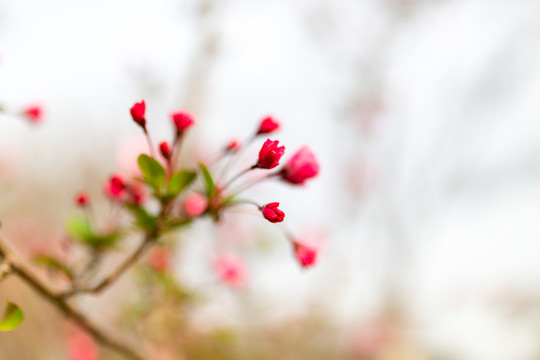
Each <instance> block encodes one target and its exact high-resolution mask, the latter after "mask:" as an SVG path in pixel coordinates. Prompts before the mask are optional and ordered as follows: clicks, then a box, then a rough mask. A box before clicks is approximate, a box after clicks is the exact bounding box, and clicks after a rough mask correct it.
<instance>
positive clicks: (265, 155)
mask: <svg viewBox="0 0 540 360" xmlns="http://www.w3.org/2000/svg"><path fill="white" fill-rule="evenodd" d="M278 144H279V141H277V140H275V141H272V140H270V139H268V140H266V141H265V143H264V144H263V146H262V147H261V151H259V160H258V161H257V167H259V168H263V169H273V168H275V167H276V166H278V165H279V159H281V157H282V156H283V154H284V153H285V146H279V147H278Z"/></svg>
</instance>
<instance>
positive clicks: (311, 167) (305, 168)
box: [281, 146, 319, 185]
mask: <svg viewBox="0 0 540 360" xmlns="http://www.w3.org/2000/svg"><path fill="white" fill-rule="evenodd" d="M317 174H319V163H318V162H317V159H316V158H315V155H314V154H313V152H311V150H310V149H309V148H308V147H307V146H303V147H301V148H300V149H299V150H298V151H297V152H296V153H295V154H294V155H293V156H292V157H291V158H290V159H289V161H287V163H286V164H285V167H284V168H283V171H282V172H281V177H282V178H283V180H285V181H287V182H289V183H291V184H298V185H303V184H304V182H305V181H306V180H307V179H310V178H312V177H315V176H317Z"/></svg>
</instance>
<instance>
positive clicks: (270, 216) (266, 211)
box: [262, 202, 285, 223]
mask: <svg viewBox="0 0 540 360" xmlns="http://www.w3.org/2000/svg"><path fill="white" fill-rule="evenodd" d="M278 206H279V203H278V202H273V203H268V204H266V205H264V207H263V208H262V214H263V216H264V218H265V219H266V220H268V221H270V222H271V223H278V222H282V221H283V218H284V217H285V213H284V212H283V211H281V210H279V209H278Z"/></svg>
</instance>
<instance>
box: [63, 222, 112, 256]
mask: <svg viewBox="0 0 540 360" xmlns="http://www.w3.org/2000/svg"><path fill="white" fill-rule="evenodd" d="M66 227H67V231H68V234H69V235H70V236H71V237H72V238H73V239H75V240H77V241H79V242H81V243H83V244H86V245H88V246H90V247H92V248H94V249H102V248H107V247H111V246H114V245H115V244H116V243H117V241H118V239H119V237H120V234H119V233H118V232H113V233H110V234H105V235H99V234H96V233H94V231H93V230H92V227H91V225H90V223H89V222H88V221H87V219H86V218H85V217H81V216H73V217H71V218H69V219H68V221H67V224H66Z"/></svg>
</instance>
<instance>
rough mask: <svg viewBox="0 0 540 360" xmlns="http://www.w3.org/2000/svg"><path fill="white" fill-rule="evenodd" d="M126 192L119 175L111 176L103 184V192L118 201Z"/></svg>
mask: <svg viewBox="0 0 540 360" xmlns="http://www.w3.org/2000/svg"><path fill="white" fill-rule="evenodd" d="M125 190H126V184H125V182H124V179H123V178H122V177H121V176H120V175H113V176H111V177H110V178H109V180H108V181H107V183H106V184H105V192H106V193H107V195H109V196H110V197H111V198H113V199H120V198H121V197H122V196H123V195H124V193H125Z"/></svg>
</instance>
